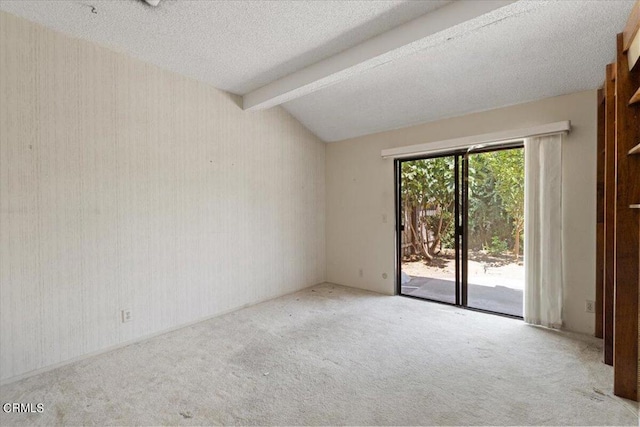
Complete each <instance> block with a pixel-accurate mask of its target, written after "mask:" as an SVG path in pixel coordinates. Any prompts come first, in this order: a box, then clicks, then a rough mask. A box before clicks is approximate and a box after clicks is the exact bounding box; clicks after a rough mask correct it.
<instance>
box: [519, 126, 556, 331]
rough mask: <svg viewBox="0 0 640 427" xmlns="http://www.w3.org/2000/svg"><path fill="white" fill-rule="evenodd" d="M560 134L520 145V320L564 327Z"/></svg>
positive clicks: (529, 139)
mask: <svg viewBox="0 0 640 427" xmlns="http://www.w3.org/2000/svg"><path fill="white" fill-rule="evenodd" d="M561 142H562V134H557V135H551V136H541V137H535V138H528V139H526V140H525V142H524V158H525V180H524V181H525V185H524V199H525V201H524V212H525V213H524V224H525V226H524V271H525V290H524V320H525V322H527V323H531V324H534V325H542V326H546V327H550V328H559V327H560V326H562V144H561Z"/></svg>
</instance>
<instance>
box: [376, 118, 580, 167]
mask: <svg viewBox="0 0 640 427" xmlns="http://www.w3.org/2000/svg"><path fill="white" fill-rule="evenodd" d="M570 131H571V121H569V120H566V121H562V122H555V123H549V124H546V125H540V126H533V127H530V128H524V129H511V130H505V131H500V132H493V133H485V134H482V135H474V136H465V137H462V138H453V139H445V140H442V141H434V142H427V143H424V144H417V145H409V146H406V147H398V148H389V149H386V150H382V151H381V153H380V155H381V156H382V158H384V159H389V158H393V159H398V158H403V157H412V156H418V155H421V154H438V153H442V152H446V151H454V150H462V149H465V148H467V149H468V148H472V147H473V148H479V147H478V146H479V145H484V146H491V145H497V144H505V143H509V142H516V141H522V140H523V139H525V138H531V137H534V136H546V135H555V134H558V133H568V132H570Z"/></svg>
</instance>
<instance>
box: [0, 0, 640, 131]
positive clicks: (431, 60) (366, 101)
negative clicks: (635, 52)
mask: <svg viewBox="0 0 640 427" xmlns="http://www.w3.org/2000/svg"><path fill="white" fill-rule="evenodd" d="M447 3H449V2H448V1H282V0H281V1H269V2H267V1H184V0H183V1H178V0H162V1H161V3H160V6H158V7H157V8H153V7H150V6H148V5H146V4H145V3H143V2H142V1H141V0H123V1H109V0H67V1H64V0H59V1H28V0H20V1H9V0H1V1H0V9H2V10H5V11H7V12H10V13H14V14H16V15H19V16H22V17H24V18H26V19H29V20H32V21H35V22H39V23H41V24H43V25H45V26H47V27H50V28H53V29H56V30H59V31H62V32H65V33H67V34H71V35H73V36H75V37H79V38H82V39H86V40H91V41H94V42H97V43H99V44H102V45H105V46H108V47H110V48H112V49H115V50H118V51H122V52H126V53H128V54H130V55H132V56H135V57H137V58H140V59H142V60H145V61H148V62H150V63H153V64H156V65H158V66H160V67H163V68H165V69H169V70H171V71H175V72H178V73H181V74H184V75H187V76H189V77H193V78H196V79H198V80H201V81H204V82H207V83H210V84H212V85H213V86H215V87H218V88H220V89H223V90H227V91H229V92H233V93H236V94H245V93H247V92H250V91H253V90H255V89H258V88H260V87H261V86H263V85H265V84H267V83H270V82H272V81H274V80H276V79H278V78H281V77H283V76H286V75H288V74H290V73H293V72H295V71H297V70H300V69H302V68H304V67H306V66H309V65H311V64H314V63H316V62H317V61H320V60H322V59H325V58H327V57H329V56H331V55H334V54H336V53H339V52H341V51H343V50H345V49H348V48H350V47H352V46H355V45H357V44H359V43H361V42H363V41H365V40H367V39H370V38H371V37H373V36H376V35H378V34H381V33H383V32H385V31H388V30H390V29H392V28H394V27H397V26H398V25H401V24H403V23H405V22H408V21H410V20H412V19H414V18H417V17H418V16H421V15H423V14H425V13H428V12H431V11H434V10H436V9H437V8H440V7H442V6H443V5H445V6H446V4H447ZM632 6H633V0H617V1H611V0H610V1H569V0H557V1H548V2H546V1H533V2H529V1H524V0H520V1H518V2H517V3H514V4H512V5H509V6H506V7H504V8H502V9H499V10H498V11H496V12H495V13H492V14H489V15H490V16H485V17H481V18H484V19H483V20H482V21H481V22H482V25H480V26H479V25H478V23H477V22H476V23H475V25H468V26H461V27H459V28H457V29H456V31H453V32H452V33H450V34H449V35H447V36H446V37H445V36H443V35H442V34H440V37H438V35H437V34H436V36H435V37H433V39H432V42H431V43H430V44H429V46H428V47H427V48H425V49H423V50H421V51H419V52H418V53H415V54H413V55H410V56H406V57H404V58H399V59H396V60H394V61H392V62H389V63H387V64H384V65H381V66H378V67H376V68H373V69H371V70H368V71H365V72H363V73H361V74H357V75H356V76H354V77H351V78H349V79H347V80H344V81H341V82H339V83H336V84H334V85H331V86H328V87H324V88H322V89H320V90H318V91H316V92H313V93H311V94H309V95H306V96H303V97H301V98H298V99H295V100H293V101H289V102H287V103H286V104H284V107H285V108H286V109H287V110H288V111H289V112H290V113H291V114H293V115H294V116H295V117H297V118H298V119H299V120H300V121H301V122H302V123H304V124H305V125H306V126H307V127H308V128H309V129H310V130H311V131H313V132H314V133H315V134H316V135H318V136H319V137H320V138H321V139H323V140H325V141H336V140H340V139H344V138H349V137H354V136H359V135H364V134H369V133H373V132H378V131H383V130H388V129H393V128H398V127H403V126H407V125H411V124H415V123H420V122H426V121H432V120H437V119H440V118H444V117H450V116H456V115H461V114H465V113H469V112H474V111H481V110H486V109H491V108H497V107H501V106H506V105H511V104H517V103H521V102H526V101H531V100H535V99H541V98H545V97H549V96H555V95H561V94H566V93H571V92H576V91H580V90H585V89H594V88H596V87H598V86H599V85H600V84H601V82H602V79H603V76H602V73H603V69H604V65H605V64H606V63H608V62H611V61H612V59H613V57H614V52H615V34H616V33H618V32H620V31H621V30H622V28H623V26H624V23H625V21H626V17H627V16H628V14H629V12H630V10H631V7H632ZM94 12H95V13H94ZM246 114H252V113H251V112H247V113H246Z"/></svg>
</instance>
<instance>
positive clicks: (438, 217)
mask: <svg viewBox="0 0 640 427" xmlns="http://www.w3.org/2000/svg"><path fill="white" fill-rule="evenodd" d="M396 182H397V186H396V193H397V198H396V210H397V211H396V216H397V218H398V221H397V225H398V229H397V236H398V239H397V243H398V247H397V255H398V257H397V265H398V271H397V273H398V274H397V281H398V282H397V283H398V293H400V294H402V295H406V296H411V297H416V298H422V299H427V300H432V301H437V302H443V303H448V304H455V305H460V306H464V307H467V308H472V309H476V310H482V311H489V312H495V313H500V314H505V315H509V316H517V317H522V308H523V292H524V265H523V257H522V253H523V249H522V248H523V230H524V153H523V149H522V144H511V145H509V146H504V147H501V148H500V149H496V148H493V149H491V150H489V149H481V150H476V151H473V150H465V151H459V152H454V153H450V154H447V155H441V156H437V157H427V158H415V159H403V160H396Z"/></svg>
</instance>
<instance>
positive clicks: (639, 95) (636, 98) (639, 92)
mask: <svg viewBox="0 0 640 427" xmlns="http://www.w3.org/2000/svg"><path fill="white" fill-rule="evenodd" d="M636 102H640V87H639V88H638V90H636V93H634V94H633V96H632V97H631V99H630V100H629V105H632V104H635V103H636Z"/></svg>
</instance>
